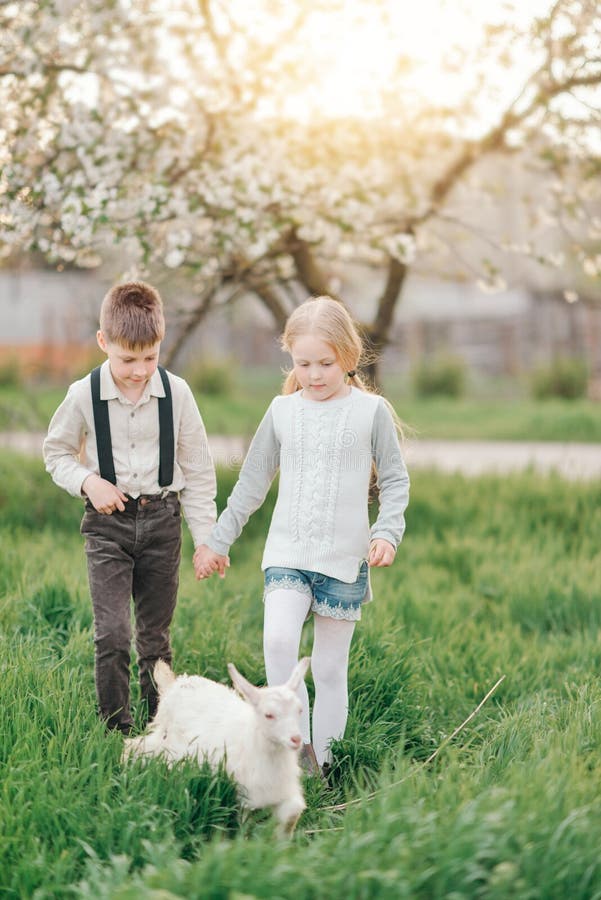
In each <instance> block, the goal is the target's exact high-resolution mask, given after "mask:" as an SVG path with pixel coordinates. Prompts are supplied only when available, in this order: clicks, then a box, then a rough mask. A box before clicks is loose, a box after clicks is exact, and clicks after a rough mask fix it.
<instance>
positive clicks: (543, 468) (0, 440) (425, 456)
mask: <svg viewBox="0 0 601 900" xmlns="http://www.w3.org/2000/svg"><path fill="white" fill-rule="evenodd" d="M43 440H44V435H43V433H38V432H25V431H15V432H0V447H8V448H11V449H13V450H16V451H17V452H19V453H25V454H27V455H29V456H41V452H42V441H43ZM209 443H210V445H211V451H212V453H213V458H214V460H215V462H216V463H217V464H218V465H220V466H226V467H229V466H234V467H236V468H237V467H238V466H239V465H240V463H241V462H242V460H243V458H244V454H245V452H246V449H247V447H248V441H247V440H245V439H244V438H240V437H230V436H227V435H210V436H209ZM405 459H406V461H407V465H408V467H409V469H410V470H415V469H423V468H434V469H439V470H441V471H443V472H461V473H463V474H465V475H482V474H483V473H485V472H498V473H504V472H515V471H523V470H524V469H528V468H531V469H532V470H533V471H535V472H542V473H546V472H553V471H554V472H557V473H558V474H559V475H561V476H562V477H564V478H572V479H581V480H590V479H596V478H601V445H600V444H580V443H579V444H577V443H569V442H565V443H558V442H544V443H542V442H541V443H536V442H529V441H528V442H527V441H520V442H513V441H427V440H414V441H408V442H407V445H406V448H405Z"/></svg>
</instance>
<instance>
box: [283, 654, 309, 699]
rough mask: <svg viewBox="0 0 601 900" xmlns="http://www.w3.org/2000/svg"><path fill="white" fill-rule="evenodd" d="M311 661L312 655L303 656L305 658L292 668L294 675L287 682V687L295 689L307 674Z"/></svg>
mask: <svg viewBox="0 0 601 900" xmlns="http://www.w3.org/2000/svg"><path fill="white" fill-rule="evenodd" d="M310 663H311V657H310V656H303V658H302V659H301V660H300V661H299V662H297V664H296V665H295V667H294V669H293V670H292V675H291V676H290V678H289V679H288V681H287V682H286V687H289V688H290V690H291V691H295V690H296V689H297V687H298V686H299V684H300V683H301V681H302V680H303V678H304V677H305V675H306V674H307V669H308V668H309V664H310Z"/></svg>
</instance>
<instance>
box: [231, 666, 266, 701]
mask: <svg viewBox="0 0 601 900" xmlns="http://www.w3.org/2000/svg"><path fill="white" fill-rule="evenodd" d="M227 670H228V672H229V673H230V678H231V679H232V684H233V685H234V687H235V688H236V690H237V691H238V693H239V694H241V695H242V696H243V697H244V699H245V700H248V702H249V703H252V705H253V706H256V705H257V703H258V701H259V696H260V690H259V688H258V687H255V685H254V684H251V683H250V681H247V680H246V678H245V677H244V675H241V674H240V672H239V671H238V669H237V668H236V666H235V665H234V664H233V663H228V664H227Z"/></svg>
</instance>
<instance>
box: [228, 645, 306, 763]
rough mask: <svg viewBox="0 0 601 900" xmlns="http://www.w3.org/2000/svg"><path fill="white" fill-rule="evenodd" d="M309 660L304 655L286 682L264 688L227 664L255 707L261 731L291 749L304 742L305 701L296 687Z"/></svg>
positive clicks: (296, 748) (248, 700)
mask: <svg viewBox="0 0 601 900" xmlns="http://www.w3.org/2000/svg"><path fill="white" fill-rule="evenodd" d="M310 662H311V660H310V658H309V657H308V656H305V657H304V658H303V659H301V660H300V662H298V663H297V664H296V666H295V667H294V670H293V672H292V675H291V676H290V678H289V679H288V681H287V682H286V683H285V684H282V685H280V686H279V687H263V688H259V687H256V686H255V685H254V684H251V683H250V681H247V680H246V678H244V677H243V676H242V675H241V674H240V672H239V671H238V670H237V668H236V667H235V665H234V664H233V663H228V667H227V668H228V671H229V673H230V677H231V679H232V683H233V685H234V687H235V688H236V690H237V691H238V693H239V694H241V695H242V697H244V699H245V700H246V701H247V702H248V703H250V704H251V706H253V707H254V709H255V713H256V715H257V721H258V722H259V727H260V728H261V731H262V733H263V734H264V735H265V736H266V737H267V738H268V740H270V741H272V742H273V743H274V744H279V745H280V746H282V747H286V748H288V749H290V750H299V749H300V747H301V744H302V737H301V733H300V717H301V712H302V704H301V702H300V700H299V697H298V694H297V693H296V689H297V688H298V686H299V684H300V683H301V681H302V679H303V678H304V677H305V675H306V673H307V669H308V668H309V663H310Z"/></svg>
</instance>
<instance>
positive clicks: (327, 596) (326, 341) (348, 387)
mask: <svg viewBox="0 0 601 900" xmlns="http://www.w3.org/2000/svg"><path fill="white" fill-rule="evenodd" d="M282 346H283V348H284V350H286V351H287V352H288V353H290V355H291V357H292V363H293V368H292V370H291V371H290V372H289V373H288V375H287V377H286V380H285V382H284V385H283V390H282V395H281V396H278V397H276V398H275V399H274V400H273V401H272V403H271V405H270V407H269V409H268V410H267V413H266V414H265V416H264V418H263V420H262V422H261V424H260V425H259V428H258V429H257V432H256V434H255V437H254V438H253V441H252V444H251V446H250V448H249V451H248V454H247V456H246V459H245V461H244V465H243V466H242V469H241V470H240V476H239V478H238V482H237V484H236V486H235V487H234V490H233V491H232V494H231V496H230V498H229V500H228V504H227V507H226V509H225V510H224V511H223V513H222V514H221V516H220V517H219V520H218V522H217V524H216V525H215V527H214V529H213V531H212V532H211V535H210V537H209V539H208V541H207V545H203V546H201V547H199V548H197V550H196V552H195V554H194V567H195V571H196V577H197V578H206V577H208V576H209V575H211V574H212V573H213V572H216V571H218V572H219V574H220V575H221V576H222V577H223V576H224V575H225V568H226V566H229V558H228V552H229V548H230V546H231V544H233V542H234V541H235V540H236V538H238V536H239V535H240V533H241V531H242V529H243V528H244V525H245V524H246V522H247V521H248V518H249V516H250V515H251V514H252V513H253V512H254V511H255V510H256V509H258V507H259V506H260V505H261V504H262V503H263V501H264V499H265V496H266V494H267V491H268V489H269V486H270V484H271V482H272V480H273V478H274V476H275V474H276V472H277V470H278V468H279V470H280V482H279V490H278V497H277V502H276V505H275V509H274V512H273V517H272V520H271V525H270V528H269V534H268V536H267V542H266V544H265V551H264V554H263V562H262V568H263V570H264V572H265V596H264V603H265V619H264V635H263V650H264V654H265V669H266V674H267V681H268V683H269V684H270V685H277V684H282V683H284V682H285V681H286V680H287V679H288V677H289V675H290V673H291V671H292V669H293V668H294V666H295V664H296V662H297V660H298V653H299V645H300V640H301V632H302V628H303V624H304V622H305V620H306V619H307V617H308V615H309V614H310V613H311V612H312V613H313V622H314V643H313V651H312V657H311V667H312V672H313V680H314V684H315V705H314V709H313V720H312V725H313V729H312V731H313V745H311V736H310V733H311V732H310V725H309V700H308V695H307V689H306V687H305V685H304V682H303V684H302V685H301V686H300V688H299V695H300V697H301V700H302V703H303V719H302V728H303V741H304V747H303V754H302V757H301V758H302V760H303V762H304V764H305V767H306V768H308V769H309V770H310V771H315V772H319V771H320V768H319V767H321V769H323V770H324V771H327V769H328V768H329V766H330V763H331V751H330V744H331V742H332V740H334V739H337V738H341V737H342V735H343V734H344V729H345V726H346V719H347V714H348V693H347V668H348V656H349V649H350V644H351V639H352V636H353V630H354V628H355V622H356V621H357V620H358V619H360V618H361V606H362V604H363V603H366V602H368V601H369V600H371V590H370V584H369V566H389V565H390V564H391V563H392V562H393V560H394V557H395V553H396V549H397V547H398V545H399V543H400V541H401V538H402V536H403V532H404V529H405V520H404V515H403V514H404V511H405V508H406V506H407V503H408V498H409V478H408V475H407V470H406V468H405V465H404V463H403V460H402V457H401V452H400V448H399V441H398V437H397V424H395V422H398V420H396V417H395V416H394V413H393V412H392V410H391V407H390V405H389V404H388V403H387V401H386V400H384V399H383V398H382V397H380V396H378V395H377V394H374V393H370V392H369V391H368V389H367V387H366V386H365V384H364V383H363V381H362V380H361V378H360V376H359V375H358V374H357V371H356V370H357V367H358V365H359V361H360V358H361V352H362V344H361V339H360V337H359V335H358V333H357V329H356V327H355V325H354V323H353V321H352V319H351V318H350V316H349V314H348V312H347V311H346V309H345V308H344V307H343V306H342V304H341V303H339V302H338V301H336V300H332V299H331V298H330V297H317V298H315V299H311V300H307V301H306V302H305V303H303V304H302V305H301V306H299V307H298V308H297V309H296V310H295V311H294V312H293V313H292V315H291V316H290V318H289V320H288V322H287V324H286V328H285V330H284V334H283V337H282ZM373 464H375V468H376V471H377V477H378V487H379V514H378V517H377V520H376V522H375V524H374V525H372V526H371V528H370V525H369V519H368V494H369V484H370V475H371V471H372V465H373Z"/></svg>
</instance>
